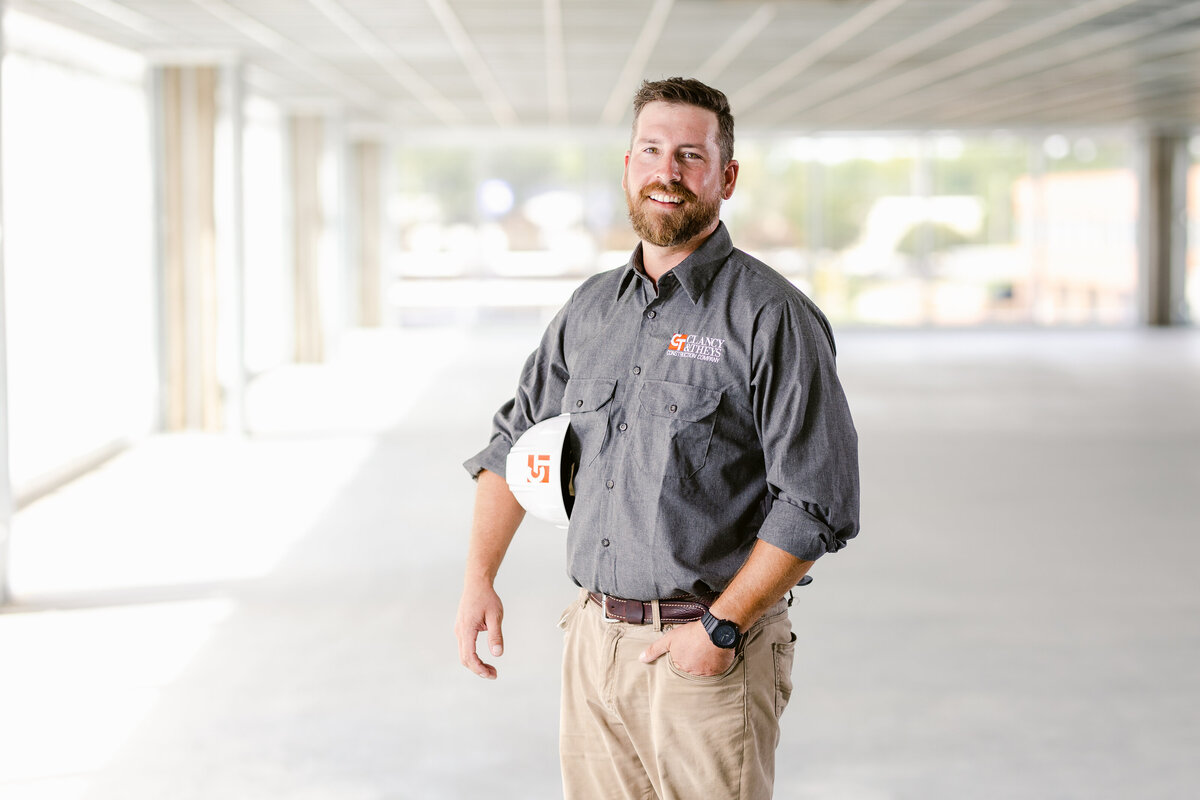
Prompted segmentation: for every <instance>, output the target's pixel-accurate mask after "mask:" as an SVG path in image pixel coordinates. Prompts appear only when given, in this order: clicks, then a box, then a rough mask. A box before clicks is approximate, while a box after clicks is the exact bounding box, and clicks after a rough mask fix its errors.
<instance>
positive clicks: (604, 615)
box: [600, 592, 623, 624]
mask: <svg viewBox="0 0 1200 800" xmlns="http://www.w3.org/2000/svg"><path fill="white" fill-rule="evenodd" d="M600 599H601V601H602V602H601V605H600V619H602V620H604V621H605V622H607V623H609V624H612V623H615V622H622V621H623V620H621V619H619V618H618V617H610V616H609V615H608V595H606V594H605V593H604V592H601V593H600Z"/></svg>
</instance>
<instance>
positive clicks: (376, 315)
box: [351, 141, 383, 328]
mask: <svg viewBox="0 0 1200 800" xmlns="http://www.w3.org/2000/svg"><path fill="white" fill-rule="evenodd" d="M382 169H383V164H382V147H381V145H380V144H379V143H378V142H366V141H363V142H357V143H356V144H355V145H354V158H353V164H352V170H353V174H354V196H353V202H354V212H355V213H353V214H352V215H351V220H352V222H351V224H352V225H353V234H354V236H353V238H354V245H355V246H354V252H353V260H352V261H351V267H352V271H353V274H354V280H353V281H352V284H353V286H354V288H355V290H356V291H355V292H354V297H355V299H356V301H357V302H356V303H355V308H354V313H353V316H352V317H351V320H352V321H353V322H354V323H356V324H358V325H359V326H361V327H364V328H377V327H379V326H380V325H381V324H382V323H383V189H382V187H383V181H382V177H383V175H382Z"/></svg>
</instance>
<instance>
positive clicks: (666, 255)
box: [642, 219, 721, 287]
mask: <svg viewBox="0 0 1200 800" xmlns="http://www.w3.org/2000/svg"><path fill="white" fill-rule="evenodd" d="M720 224H721V221H720V220H719V219H718V220H717V221H716V222H714V223H713V224H712V227H711V228H709V229H708V230H706V231H704V232H703V233H701V234H699V235H698V236H696V237H694V238H692V239H689V240H687V241H686V242H684V243H683V244H678V245H672V246H667V247H659V246H658V245H656V244H651V243H650V242H647V241H646V240H645V239H643V240H642V269H644V270H645V271H646V277H648V278H649V279H650V280H652V281H654V285H655V287H657V286H658V279H659V278H661V277H662V276H663V275H666V274H667V273H668V272H670V271H671V270H673V269H675V267H677V266H679V265H680V264H681V263H682V262H683V260H684V259H685V258H687V257H688V256H690V255H691V254H692V253H694V252H696V251H697V250H699V249H700V245H702V244H704V242H705V241H706V240H707V239H708V237H709V236H712V234H713V231H715V230H716V229H717V226H718V225H720Z"/></svg>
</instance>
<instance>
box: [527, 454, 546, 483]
mask: <svg viewBox="0 0 1200 800" xmlns="http://www.w3.org/2000/svg"><path fill="white" fill-rule="evenodd" d="M526 482H527V483H549V482H550V456H549V454H545V455H534V454H532V453H530V454H529V478H528V479H527V480H526Z"/></svg>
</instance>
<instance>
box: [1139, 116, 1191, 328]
mask: <svg viewBox="0 0 1200 800" xmlns="http://www.w3.org/2000/svg"><path fill="white" fill-rule="evenodd" d="M1187 144H1188V141H1187V136H1186V135H1185V133H1184V132H1181V131H1151V132H1149V133H1147V134H1146V136H1145V137H1144V138H1143V139H1142V141H1141V142H1140V145H1141V147H1140V150H1141V156H1142V157H1141V160H1142V164H1141V169H1140V170H1139V177H1140V183H1141V192H1140V197H1139V205H1140V213H1139V239H1140V242H1139V245H1140V246H1139V248H1138V249H1139V262H1140V263H1139V277H1140V281H1139V283H1140V291H1139V303H1138V317H1139V319H1140V321H1141V322H1143V323H1144V324H1146V325H1155V326H1166V325H1181V324H1184V323H1185V322H1186V321H1187V316H1188V315H1187V298H1186V296H1185V291H1184V290H1185V286H1184V284H1185V281H1186V277H1187V272H1186V269H1187V263H1186V262H1187V166H1188V153H1187Z"/></svg>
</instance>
